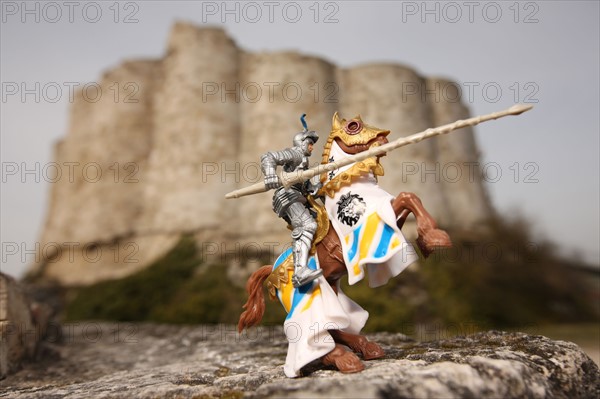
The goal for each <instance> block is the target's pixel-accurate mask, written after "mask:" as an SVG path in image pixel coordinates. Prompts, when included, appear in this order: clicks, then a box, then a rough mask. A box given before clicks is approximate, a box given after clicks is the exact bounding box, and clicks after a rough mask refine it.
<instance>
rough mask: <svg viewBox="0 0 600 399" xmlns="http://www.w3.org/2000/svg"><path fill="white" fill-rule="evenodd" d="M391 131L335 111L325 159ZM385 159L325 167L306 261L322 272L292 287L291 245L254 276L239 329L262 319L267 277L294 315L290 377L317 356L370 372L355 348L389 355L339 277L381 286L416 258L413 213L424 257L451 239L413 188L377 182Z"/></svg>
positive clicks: (289, 321)
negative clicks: (409, 236) (409, 228)
mask: <svg viewBox="0 0 600 399" xmlns="http://www.w3.org/2000/svg"><path fill="white" fill-rule="evenodd" d="M389 133H390V131H389V130H382V129H379V128H376V127H373V126H369V125H367V124H365V123H364V122H363V121H362V119H361V118H360V116H358V117H355V118H353V119H351V120H349V121H346V120H345V119H341V118H340V117H339V116H338V114H337V113H336V114H335V115H334V116H333V122H332V129H331V133H330V135H329V137H328V139H327V142H326V143H325V148H324V152H323V158H322V164H327V163H331V162H334V161H335V160H337V159H342V158H344V157H347V156H349V155H352V154H357V153H360V152H363V151H366V150H368V149H369V148H372V147H374V146H380V145H383V144H386V143H387V142H388V140H387V136H388V134H389ZM379 158H380V157H379V156H375V157H371V158H367V159H365V160H364V161H361V162H356V163H354V164H351V165H347V166H344V167H341V168H340V169H337V170H334V171H331V172H328V173H323V174H322V175H321V176H320V181H321V183H322V188H321V189H320V191H319V193H318V194H319V196H321V197H324V203H321V202H320V201H317V199H315V198H312V197H310V196H309V198H308V202H309V203H310V205H311V207H312V209H313V211H314V212H315V213H316V220H317V225H318V228H317V232H316V234H315V238H314V241H313V244H312V249H311V257H310V259H309V262H308V266H309V267H310V268H312V269H316V268H321V269H322V271H323V275H322V276H320V277H319V278H318V279H317V280H314V281H312V282H311V283H309V284H306V285H304V286H300V287H298V288H294V286H293V285H292V282H291V278H292V275H293V270H294V266H293V260H292V250H291V248H290V249H288V250H287V251H285V252H283V253H282V254H281V255H280V256H279V257H278V258H277V259H276V261H275V263H274V264H273V265H266V266H263V267H261V268H260V269H258V270H257V271H256V272H254V273H253V274H252V275H251V276H250V278H249V279H248V283H247V286H246V289H247V291H248V294H249V297H248V301H247V302H246V304H245V305H244V309H245V311H244V312H243V313H242V314H241V316H240V320H239V324H238V330H239V331H240V332H241V331H243V330H244V329H245V328H249V327H251V326H254V325H257V324H258V323H259V322H260V320H261V319H262V317H263V314H264V310H265V302H264V294H263V284H264V283H265V282H266V285H267V288H268V291H269V295H270V297H271V299H275V298H279V300H280V301H281V304H282V305H283V306H284V308H285V310H286V311H287V313H288V315H287V317H286V319H285V322H284V331H285V334H286V337H287V339H288V342H289V346H288V353H287V358H286V363H285V366H284V372H285V374H286V375H287V376H288V377H297V376H299V375H300V370H301V368H302V367H303V366H305V365H306V364H308V363H310V362H312V361H314V360H317V359H321V360H322V362H323V364H325V365H332V366H334V367H335V368H337V369H338V370H339V371H341V372H344V373H354V372H359V371H362V370H364V364H363V363H362V361H361V360H360V358H359V357H358V356H357V355H356V353H358V354H360V355H362V358H363V359H364V360H372V359H377V358H381V357H383V356H384V355H385V353H384V350H383V349H382V348H381V347H380V346H379V345H378V344H376V343H375V342H371V341H369V340H368V339H367V338H366V337H365V336H364V335H360V331H361V330H362V328H363V327H364V325H365V323H366V321H367V318H368V313H367V312H366V311H365V310H364V309H362V308H361V307H360V306H359V305H358V304H357V303H355V302H354V301H352V300H351V299H350V298H348V296H346V295H345V294H344V293H343V292H342V290H341V289H340V279H341V278H342V277H343V276H344V275H348V282H349V284H355V283H357V282H358V281H360V280H362V279H363V278H364V277H365V275H366V274H368V275H369V286H371V287H377V286H381V285H383V284H386V283H387V282H388V281H389V279H390V278H392V277H395V276H397V275H398V274H400V273H401V272H402V271H403V270H404V269H405V268H406V267H408V266H409V265H410V264H411V263H413V262H414V261H416V260H417V259H418V255H417V253H416V251H415V249H414V248H413V246H412V245H411V244H410V243H409V242H408V241H407V240H406V239H405V238H404V235H403V234H402V232H401V231H400V229H401V228H402V226H403V225H404V222H405V221H406V218H407V217H408V215H409V214H410V213H411V212H412V213H413V215H414V216H415V219H416V223H417V233H418V238H417V241H416V243H417V246H418V247H419V248H420V250H421V252H422V254H423V256H425V257H427V256H429V255H430V254H431V253H432V252H433V251H434V250H435V249H436V248H440V247H450V246H451V245H452V243H451V241H450V238H449V236H448V234H447V233H446V232H445V231H443V230H440V229H438V228H437V225H436V222H435V220H434V219H433V218H432V216H431V215H430V214H429V213H428V212H427V210H426V209H425V208H424V206H423V204H422V203H421V200H420V199H419V198H418V197H417V196H416V195H415V194H413V193H408V192H401V193H400V194H399V195H398V196H396V197H394V196H393V195H391V194H389V193H387V192H386V191H384V190H383V189H382V188H380V187H379V186H378V184H377V178H378V177H379V176H383V173H384V171H383V167H382V166H381V164H380V162H379ZM347 348H349V349H350V350H348V349H347Z"/></svg>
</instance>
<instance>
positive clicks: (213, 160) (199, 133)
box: [138, 23, 239, 234]
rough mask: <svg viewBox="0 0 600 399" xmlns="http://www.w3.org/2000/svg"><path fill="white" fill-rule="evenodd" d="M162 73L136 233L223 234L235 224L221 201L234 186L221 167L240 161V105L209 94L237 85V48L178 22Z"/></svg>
mask: <svg viewBox="0 0 600 399" xmlns="http://www.w3.org/2000/svg"><path fill="white" fill-rule="evenodd" d="M162 68H163V69H162V79H161V81H160V83H159V86H158V88H157V91H156V98H155V112H154V114H153V115H147V117H148V118H150V119H153V121H154V128H155V130H154V136H153V142H152V152H151V154H150V157H149V160H148V173H147V183H146V187H145V189H146V191H145V196H144V197H143V203H144V211H143V220H142V222H141V223H140V225H139V227H138V231H140V232H143V233H144V234H151V233H153V232H166V233H181V232H194V231H197V230H199V229H205V230H213V231H218V232H222V231H223V229H224V228H226V227H227V226H231V221H233V220H235V217H234V208H233V206H232V204H231V203H225V201H224V200H219V199H221V198H223V197H224V196H225V194H226V193H227V192H229V191H231V190H233V189H235V187H236V185H235V182H234V181H233V180H232V179H225V178H223V174H222V168H223V165H225V164H227V163H232V162H234V161H235V159H236V156H237V150H238V149H237V145H236V143H237V141H238V132H239V122H238V121H239V105H238V103H235V102H228V101H222V99H221V96H220V95H219V94H217V95H213V94H210V93H214V92H217V93H218V91H219V90H220V87H222V86H226V87H233V86H235V84H236V82H237V81H238V74H239V50H238V48H237V47H236V45H235V43H234V42H233V41H232V40H231V39H230V38H229V37H228V36H227V35H226V34H225V32H224V31H223V30H221V29H217V28H198V27H196V26H194V25H190V24H184V23H178V24H176V25H175V26H174V27H173V30H172V31H171V35H170V37H169V42H168V49H167V54H166V56H165V58H164V60H163V62H162Z"/></svg>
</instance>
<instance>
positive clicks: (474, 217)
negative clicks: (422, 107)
mask: <svg viewBox="0 0 600 399" xmlns="http://www.w3.org/2000/svg"><path fill="white" fill-rule="evenodd" d="M426 85H427V92H428V93H429V95H428V102H429V105H430V108H431V111H432V119H433V122H434V125H435V126H441V125H445V124H447V123H452V122H454V121H456V120H459V119H467V118H469V110H468V109H467V107H465V106H464V104H463V103H462V101H461V96H460V88H459V87H458V86H457V85H456V83H454V82H451V81H448V80H445V79H439V78H428V79H427V80H426ZM432 143H433V144H434V145H435V146H436V152H437V161H438V165H439V167H438V169H439V171H440V177H441V181H442V195H443V198H444V202H445V205H446V207H447V209H448V217H449V218H448V219H447V222H448V225H450V226H454V228H455V229H465V230H478V229H481V228H482V226H484V225H485V223H484V222H485V221H486V220H487V219H489V218H490V216H491V215H492V212H493V211H492V206H491V204H490V201H489V198H488V196H487V193H486V191H485V187H484V185H483V181H484V179H483V174H482V169H481V163H480V154H479V150H478V149H477V144H476V142H475V135H474V133H473V128H471V127H469V128H465V129H461V130H460V131H457V132H455V133H453V134H452V137H450V136H439V137H437V138H435V140H432Z"/></svg>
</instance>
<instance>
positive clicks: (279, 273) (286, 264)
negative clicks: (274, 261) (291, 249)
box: [266, 254, 294, 301]
mask: <svg viewBox="0 0 600 399" xmlns="http://www.w3.org/2000/svg"><path fill="white" fill-rule="evenodd" d="M290 270H294V261H293V257H292V254H290V255H289V256H288V257H287V258H286V259H285V260H284V261H283V263H282V264H281V265H279V267H277V269H275V270H273V271H272V272H271V274H269V277H267V281H266V285H267V290H268V291H269V298H270V299H271V300H272V301H274V300H276V299H277V291H276V290H280V289H281V286H282V285H287V284H288V275H289V271H290Z"/></svg>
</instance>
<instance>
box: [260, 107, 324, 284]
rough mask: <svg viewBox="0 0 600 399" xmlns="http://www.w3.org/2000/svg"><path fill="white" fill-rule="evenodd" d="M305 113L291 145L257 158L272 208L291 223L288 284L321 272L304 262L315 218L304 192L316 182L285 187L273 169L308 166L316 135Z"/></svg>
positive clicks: (309, 192) (313, 191)
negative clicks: (291, 266) (291, 270)
mask: <svg viewBox="0 0 600 399" xmlns="http://www.w3.org/2000/svg"><path fill="white" fill-rule="evenodd" d="M305 116H306V115H305V114H304V115H302V117H301V118H300V120H301V121H302V125H303V126H304V131H302V132H300V133H297V134H296V135H295V136H294V140H293V147H290V148H286V149H285V150H282V151H269V152H267V153H266V154H264V155H263V156H262V157H261V158H260V162H261V167H262V172H263V174H264V176H265V180H264V181H265V187H266V188H267V189H269V190H270V189H275V193H274V194H273V211H275V213H276V214H277V216H279V217H280V218H282V219H284V220H285V221H286V222H288V224H290V225H291V226H292V240H293V257H294V275H293V277H292V284H293V285H294V287H296V288H297V287H300V286H303V285H305V284H308V283H310V282H311V281H313V280H315V279H316V278H318V277H319V276H321V275H322V274H323V271H322V270H321V269H316V270H314V269H310V268H309V267H308V266H307V264H308V257H309V251H310V248H311V246H312V241H313V238H314V235H315V232H316V231H317V222H316V221H315V218H314V216H313V215H312V214H311V211H310V209H309V207H308V205H307V200H306V196H307V195H314V194H316V192H317V191H318V190H319V188H320V184H313V183H312V182H311V181H310V180H309V181H306V182H305V183H298V184H296V185H294V186H291V187H290V188H285V187H283V186H282V185H281V182H280V181H279V178H278V177H277V174H276V173H275V170H276V168H277V166H282V167H283V170H284V171H285V172H295V171H300V170H306V169H308V167H309V157H310V155H311V153H312V150H313V145H314V144H315V143H316V142H317V140H318V139H319V136H318V135H317V133H316V132H314V131H312V130H310V131H309V130H308V126H307V125H306V121H305V119H304V117H305Z"/></svg>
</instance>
